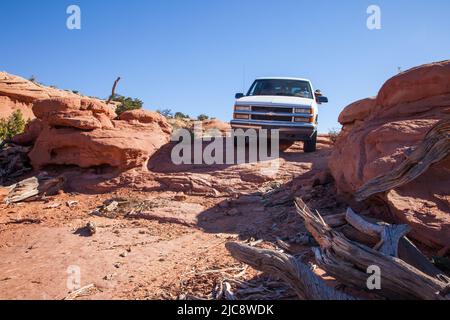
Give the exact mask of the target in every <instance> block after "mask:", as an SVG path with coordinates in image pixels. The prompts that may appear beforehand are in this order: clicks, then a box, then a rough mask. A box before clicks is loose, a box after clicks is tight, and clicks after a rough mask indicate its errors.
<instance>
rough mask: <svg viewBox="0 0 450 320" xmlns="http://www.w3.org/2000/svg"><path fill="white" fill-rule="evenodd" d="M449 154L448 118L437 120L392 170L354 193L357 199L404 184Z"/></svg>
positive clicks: (449, 119) (449, 134) (366, 197)
mask: <svg viewBox="0 0 450 320" xmlns="http://www.w3.org/2000/svg"><path fill="white" fill-rule="evenodd" d="M449 155H450V118H447V119H444V120H441V121H439V122H438V123H437V124H436V125H435V126H434V127H433V128H432V129H431V130H430V131H429V132H428V134H427V135H426V137H425V139H424V140H423V142H422V143H420V144H419V145H418V146H417V148H416V149H415V150H414V151H412V153H411V154H410V155H409V156H408V158H407V159H406V160H405V161H404V162H403V163H402V164H401V165H400V166H398V167H397V168H396V169H394V170H393V171H391V172H389V173H387V174H385V175H381V176H378V177H376V178H374V179H372V180H370V181H368V182H367V183H366V184H365V185H363V186H362V187H361V188H360V189H359V190H358V191H357V192H356V194H355V199H356V200H357V201H363V200H365V199H368V198H369V197H371V196H373V195H375V194H378V193H382V192H385V191H388V190H392V189H394V188H397V187H400V186H402V185H405V184H407V183H409V182H411V181H413V180H414V179H416V178H418V177H419V176H420V175H422V174H423V173H424V172H425V171H427V170H428V168H430V166H432V165H433V164H435V163H438V162H440V161H442V160H444V159H445V158H446V157H447V156H449Z"/></svg>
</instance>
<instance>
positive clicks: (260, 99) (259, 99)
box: [236, 96, 314, 107]
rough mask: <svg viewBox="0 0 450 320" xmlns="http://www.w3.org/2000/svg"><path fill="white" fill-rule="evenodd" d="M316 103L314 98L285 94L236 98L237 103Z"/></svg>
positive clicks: (294, 104)
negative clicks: (285, 95)
mask: <svg viewBox="0 0 450 320" xmlns="http://www.w3.org/2000/svg"><path fill="white" fill-rule="evenodd" d="M313 103H314V100H313V99H306V98H300V97H283V96H249V97H243V98H241V99H238V100H236V105H243V106H246V105H269V106H270V105H277V106H279V105H282V106H295V107H296V106H308V107H311V106H312V104H313Z"/></svg>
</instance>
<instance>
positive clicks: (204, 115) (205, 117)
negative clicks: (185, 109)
mask: <svg viewBox="0 0 450 320" xmlns="http://www.w3.org/2000/svg"><path fill="white" fill-rule="evenodd" d="M208 119H209V117H208V116H207V115H206V114H201V115H199V116H198V117H197V120H198V121H205V120H208Z"/></svg>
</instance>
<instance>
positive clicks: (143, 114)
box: [119, 110, 172, 134]
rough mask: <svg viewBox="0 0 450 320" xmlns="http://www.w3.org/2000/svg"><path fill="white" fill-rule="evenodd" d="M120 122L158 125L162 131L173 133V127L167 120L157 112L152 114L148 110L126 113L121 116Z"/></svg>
mask: <svg viewBox="0 0 450 320" xmlns="http://www.w3.org/2000/svg"><path fill="white" fill-rule="evenodd" d="M119 120H123V121H127V122H138V123H146V124H157V125H159V126H160V127H161V130H162V131H164V132H166V133H169V134H171V133H172V127H171V126H170V125H169V123H168V122H167V120H166V118H165V117H164V116H162V115H160V114H159V113H157V112H151V111H146V110H130V111H125V112H124V113H122V114H121V115H120V117H119Z"/></svg>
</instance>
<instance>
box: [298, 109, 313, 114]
mask: <svg viewBox="0 0 450 320" xmlns="http://www.w3.org/2000/svg"><path fill="white" fill-rule="evenodd" d="M294 113H307V114H311V113H313V112H312V109H311V108H295V110H294Z"/></svg>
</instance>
